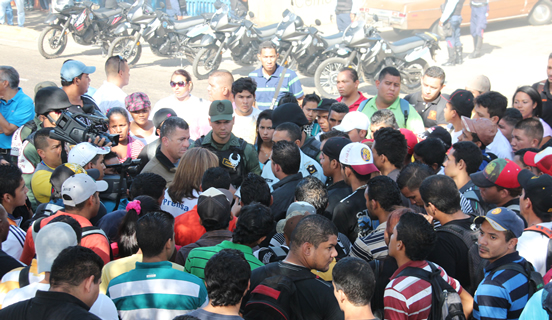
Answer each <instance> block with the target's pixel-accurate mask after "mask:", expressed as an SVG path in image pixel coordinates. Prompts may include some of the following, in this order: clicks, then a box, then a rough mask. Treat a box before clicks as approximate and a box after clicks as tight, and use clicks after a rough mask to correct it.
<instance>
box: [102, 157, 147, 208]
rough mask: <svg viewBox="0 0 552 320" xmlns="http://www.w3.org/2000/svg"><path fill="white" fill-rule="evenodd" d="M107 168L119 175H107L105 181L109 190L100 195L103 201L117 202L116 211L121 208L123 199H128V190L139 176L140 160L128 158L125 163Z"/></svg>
mask: <svg viewBox="0 0 552 320" xmlns="http://www.w3.org/2000/svg"><path fill="white" fill-rule="evenodd" d="M106 168H114V169H115V170H116V171H117V173H119V175H114V174H110V175H106V176H104V178H103V180H104V181H105V182H107V185H108V187H107V190H105V191H104V192H102V193H100V198H101V199H102V200H109V201H114V202H115V209H114V210H117V209H118V207H119V202H120V201H121V199H123V198H126V197H127V189H129V188H130V185H131V184H132V179H133V178H134V177H135V176H137V175H138V174H139V173H140V171H141V168H140V159H136V160H133V159H132V158H127V159H126V160H125V162H123V163H118V164H110V165H107V166H106Z"/></svg>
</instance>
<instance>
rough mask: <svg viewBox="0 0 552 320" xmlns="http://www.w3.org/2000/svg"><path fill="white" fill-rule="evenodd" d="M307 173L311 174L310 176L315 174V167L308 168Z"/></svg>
mask: <svg viewBox="0 0 552 320" xmlns="http://www.w3.org/2000/svg"><path fill="white" fill-rule="evenodd" d="M307 171H308V172H309V173H310V174H315V173H316V167H315V166H314V165H312V164H311V165H310V166H308V167H307Z"/></svg>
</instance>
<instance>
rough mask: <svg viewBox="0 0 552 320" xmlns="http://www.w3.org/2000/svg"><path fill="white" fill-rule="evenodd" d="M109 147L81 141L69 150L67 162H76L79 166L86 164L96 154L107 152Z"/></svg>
mask: <svg viewBox="0 0 552 320" xmlns="http://www.w3.org/2000/svg"><path fill="white" fill-rule="evenodd" d="M109 151H110V148H109V147H97V146H95V145H93V144H91V143H90V142H81V143H79V144H77V145H76V146H74V147H73V149H71V151H69V156H68V157H67V162H69V163H76V164H78V165H79V166H81V167H84V166H86V165H87V164H88V163H89V162H90V161H92V159H94V157H95V156H96V155H98V154H108V153H109Z"/></svg>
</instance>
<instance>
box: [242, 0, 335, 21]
mask: <svg viewBox="0 0 552 320" xmlns="http://www.w3.org/2000/svg"><path fill="white" fill-rule="evenodd" d="M335 5H336V0H293V6H292V5H291V0H249V11H252V12H253V13H254V14H255V18H254V19H252V20H253V21H254V22H255V23H256V24H258V25H259V26H265V25H268V24H272V23H278V22H280V21H281V20H282V12H284V10H285V9H286V8H288V9H289V10H291V11H292V12H295V13H296V14H297V15H299V16H300V17H301V18H302V19H303V21H304V22H305V24H306V25H311V24H312V25H314V20H316V19H319V20H320V21H321V22H322V23H323V24H326V23H330V18H331V19H333V20H332V21H333V22H334V23H335Z"/></svg>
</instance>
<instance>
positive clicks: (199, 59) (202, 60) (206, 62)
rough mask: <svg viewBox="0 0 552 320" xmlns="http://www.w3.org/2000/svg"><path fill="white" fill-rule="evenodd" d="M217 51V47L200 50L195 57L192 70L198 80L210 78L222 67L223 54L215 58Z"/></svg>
mask: <svg viewBox="0 0 552 320" xmlns="http://www.w3.org/2000/svg"><path fill="white" fill-rule="evenodd" d="M217 51H218V48H217V47H212V48H203V49H201V50H199V52H198V53H197V55H196V56H195V59H194V63H193V66H192V68H193V71H194V76H196V78H197V79H198V80H203V79H207V78H209V75H211V73H212V72H213V71H216V70H217V69H218V67H219V66H220V63H221V61H222V54H219V55H218V56H215V55H216V54H217Z"/></svg>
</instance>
